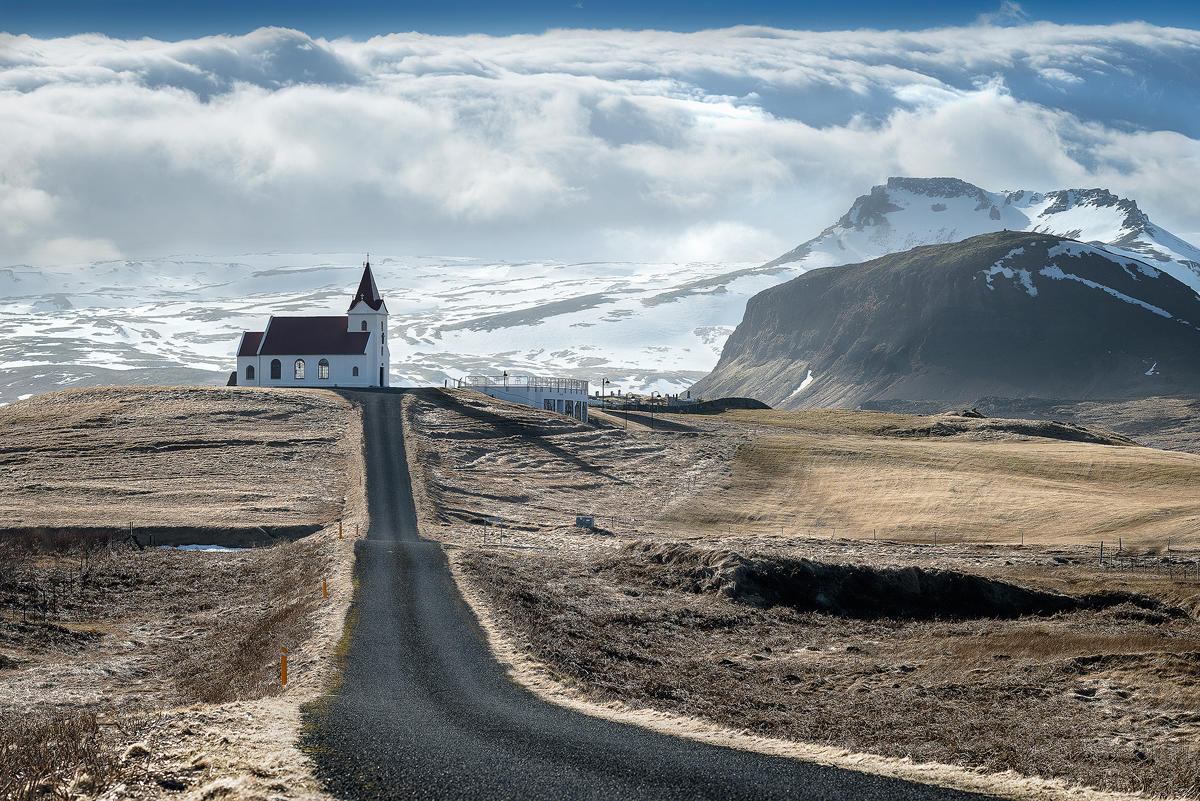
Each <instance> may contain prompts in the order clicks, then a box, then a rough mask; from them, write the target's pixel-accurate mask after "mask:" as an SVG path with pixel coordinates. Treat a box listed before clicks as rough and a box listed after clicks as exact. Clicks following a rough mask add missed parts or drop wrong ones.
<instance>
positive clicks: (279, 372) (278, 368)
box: [271, 359, 283, 381]
mask: <svg viewBox="0 0 1200 801" xmlns="http://www.w3.org/2000/svg"><path fill="white" fill-rule="evenodd" d="M271 378H274V379H275V380H276V381H278V380H279V379H281V378H283V365H282V364H281V363H280V362H279V359H271Z"/></svg>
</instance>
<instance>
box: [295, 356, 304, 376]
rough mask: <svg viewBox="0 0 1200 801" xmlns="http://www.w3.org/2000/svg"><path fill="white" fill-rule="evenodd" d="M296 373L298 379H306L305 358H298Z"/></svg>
mask: <svg viewBox="0 0 1200 801" xmlns="http://www.w3.org/2000/svg"><path fill="white" fill-rule="evenodd" d="M294 375H295V376H296V380H297V381H301V380H303V379H304V359H296V372H295V373H294Z"/></svg>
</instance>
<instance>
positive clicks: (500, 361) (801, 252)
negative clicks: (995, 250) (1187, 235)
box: [0, 178, 1200, 403]
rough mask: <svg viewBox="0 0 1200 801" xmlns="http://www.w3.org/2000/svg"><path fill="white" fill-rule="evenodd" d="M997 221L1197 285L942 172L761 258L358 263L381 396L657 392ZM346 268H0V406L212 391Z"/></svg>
mask: <svg viewBox="0 0 1200 801" xmlns="http://www.w3.org/2000/svg"><path fill="white" fill-rule="evenodd" d="M1003 229H1009V230H1029V231H1045V232H1047V233H1053V234H1057V235H1059V236H1065V237H1068V238H1071V239H1076V240H1079V241H1080V242H1081V243H1089V244H1080V245H1079V246H1078V248H1080V249H1089V248H1100V249H1102V250H1104V251H1106V252H1108V253H1113V254H1116V255H1119V256H1125V257H1128V258H1130V259H1139V260H1141V261H1144V262H1146V263H1148V264H1150V265H1153V268H1154V269H1150V268H1147V267H1145V266H1144V265H1143V264H1141V263H1139V262H1136V261H1130V262H1129V263H1128V266H1127V268H1126V269H1127V271H1130V270H1138V271H1141V272H1142V273H1144V274H1146V275H1147V276H1150V274H1151V273H1153V274H1154V275H1158V274H1159V273H1158V272H1157V271H1158V270H1161V271H1162V272H1163V273H1165V274H1167V275H1170V276H1172V277H1173V278H1175V279H1177V280H1179V281H1182V282H1183V283H1185V284H1187V285H1188V286H1190V287H1191V288H1192V289H1193V290H1198V291H1200V249H1197V248H1196V247H1194V246H1192V245H1191V244H1189V243H1187V242H1185V241H1183V240H1182V239H1179V238H1178V237H1176V236H1174V235H1172V234H1170V233H1169V232H1167V231H1164V230H1162V229H1161V228H1159V227H1157V226H1155V225H1154V224H1153V223H1152V222H1151V221H1150V220H1149V218H1148V217H1147V216H1146V215H1145V214H1143V213H1142V212H1141V210H1140V209H1138V207H1137V205H1136V204H1135V203H1134V202H1133V201H1131V200H1126V199H1122V198H1118V197H1116V196H1115V195H1112V194H1111V193H1109V192H1107V191H1105V190H1100V189H1088V190H1063V191H1056V192H1047V193H1041V192H1028V191H1017V192H988V191H985V190H983V189H980V188H979V187H976V186H974V185H972V184H968V183H966V182H964V181H960V180H958V179H953V178H891V179H888V182H887V184H886V185H883V186H876V187H874V188H873V189H872V190H871V192H870V193H869V194H867V195H863V196H861V197H859V198H858V199H857V200H855V201H854V203H853V205H852V206H851V208H850V210H849V211H848V212H847V213H846V214H845V215H844V216H843V217H842V218H841V219H840V220H838V221H837V222H836V223H835V224H834V225H832V226H830V227H829V228H827V229H825V230H824V231H823V232H822V233H821V234H820V235H819V236H817V237H815V238H814V239H811V240H809V241H808V242H805V243H804V244H802V245H800V246H798V247H797V248H795V249H794V250H792V251H790V252H789V253H787V254H784V255H783V256H781V257H780V258H778V259H776V260H774V261H772V262H769V263H767V264H765V265H761V266H760V265H756V264H750V263H746V264H720V263H686V264H679V263H665V264H644V263H635V262H576V263H566V262H558V261H528V262H496V261H486V260H481V259H470V258H454V257H431V256H424V255H401V254H390V255H389V256H388V257H386V258H382V259H378V260H376V261H375V262H374V264H375V266H376V276H377V280H378V282H379V286H380V290H381V291H382V292H383V294H384V297H385V299H386V300H387V304H388V309H389V310H390V311H391V321H390V322H391V334H392V342H391V344H392V382H393V383H394V384H396V385H422V384H441V383H442V382H443V381H448V380H452V379H455V378H458V377H461V376H463V375H467V374H472V373H499V372H501V371H502V370H507V371H509V372H510V373H517V374H520V373H532V374H549V375H562V376H570V377H576V378H584V379H588V380H590V381H593V382H598V381H599V380H600V379H601V378H607V379H609V380H610V381H611V382H612V388H613V389H614V390H615V389H621V390H624V391H642V392H647V391H657V392H662V393H670V392H682V391H684V390H686V389H687V388H688V387H690V386H691V385H692V383H694V382H695V381H696V380H698V379H699V378H701V377H702V376H703V375H705V374H706V373H707V372H708V371H709V370H711V369H712V368H713V367H714V366H715V365H716V362H717V359H718V357H719V356H720V353H721V349H722V347H723V345H724V343H725V340H726V338H728V336H729V334H730V333H731V332H732V331H733V329H734V327H735V326H737V324H738V323H739V322H741V319H742V313H743V311H744V309H745V306H746V301H747V300H748V299H749V298H750V297H752V296H753V295H755V294H756V293H758V292H760V291H761V290H763V289H766V288H768V287H771V286H774V285H776V284H779V283H782V282H784V281H786V280H788V279H790V278H794V277H796V276H797V275H800V274H801V273H804V272H807V271H808V270H811V269H815V268H818V267H831V266H837V265H842V264H852V263H855V262H860V261H866V260H869V259H873V258H878V257H880V256H884V255H886V254H888V253H892V252H896V251H902V250H908V249H911V248H913V247H917V246H920V245H929V244H939V243H945V242H956V241H960V240H962V239H966V238H968V237H971V236H975V235H978V234H982V233H987V232H991V231H999V230H1003ZM1074 247H1075V246H1072V248H1074ZM1080 252H1082V250H1081V251H1080ZM1010 255H1012V254H1010ZM1063 255H1070V254H1068V253H1066V252H1064V254H1063ZM361 262H362V255H361V254H357V253H321V254H287V253H260V254H251V255H240V256H236V257H234V258H217V257H210V256H189V257H172V258H162V259H148V260H143V261H128V260H127V261H109V262H97V263H93V264H82V265H72V266H67V267H56V268H46V269H42V268H34V267H29V266H12V267H7V268H0V312H2V313H0V403H2V402H11V401H13V400H16V399H17V398H18V397H20V396H22V395H29V394H31V393H36V392H46V391H51V390H54V389H62V388H65V387H70V386H80V385H94V384H125V383H128V384H168V383H179V384H196V383H210V384H211V383H224V381H225V380H226V378H227V376H228V375H229V372H230V371H231V370H232V369H233V367H234V358H233V351H234V348H235V347H236V345H237V341H238V336H239V335H240V334H241V332H242V331H243V330H262V327H263V326H264V325H265V324H266V321H267V317H268V316H269V315H270V314H342V313H344V312H345V309H346V304H347V302H348V301H349V298H350V296H351V294H352V292H353V288H354V286H355V285H356V282H357V281H358V277H359V274H360V273H359V271H360V269H361V266H360V265H361ZM1002 262H1003V260H1001V262H997V263H996V264H995V265H993V267H992V268H991V269H990V270H988V271H987V273H986V275H985V278H986V280H987V282H988V285H989V286H991V283H992V280H993V279H994V277H995V276H997V275H1002V276H1004V277H1006V278H1009V279H1014V278H1015V279H1017V280H1019V281H1020V282H1021V285H1022V286H1023V288H1024V289H1025V290H1026V291H1027V292H1028V293H1029V294H1030V295H1034V296H1035V295H1036V294H1037V288H1036V285H1035V283H1034V278H1033V276H1032V275H1030V274H1029V273H1028V272H1022V274H1020V275H1018V274H1017V272H1014V271H1013V270H1012V269H1010V268H1007V267H1006V266H1005V265H1004V264H1003V263H1002ZM1147 270H1149V272H1147ZM1042 275H1044V276H1045V277H1047V278H1058V279H1060V280H1061V279H1070V278H1074V277H1073V276H1071V275H1069V274H1068V272H1067V271H1063V274H1062V275H1061V276H1060V275H1051V274H1050V273H1046V272H1045V271H1043V272H1042ZM1076 280H1077V279H1076ZM1131 302H1132V301H1131ZM803 389H804V387H801V388H798V389H797V392H801V391H803Z"/></svg>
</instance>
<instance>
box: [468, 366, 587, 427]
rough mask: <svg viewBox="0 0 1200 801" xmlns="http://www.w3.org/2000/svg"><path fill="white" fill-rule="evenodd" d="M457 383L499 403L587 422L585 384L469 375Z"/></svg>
mask: <svg viewBox="0 0 1200 801" xmlns="http://www.w3.org/2000/svg"><path fill="white" fill-rule="evenodd" d="M456 384H457V386H459V387H460V388H462V389H474V390H476V391H478V392H482V393H483V394H485V395H490V396H491V397H493V398H498V399H500V400H506V401H511V402H513V403H520V404H521V405H523V406H533V407H534V408H536V409H545V410H546V411H548V412H558V413H559V414H565V415H569V416H571V417H574V418H575V419H576V420H582V421H584V422H586V421H587V419H588V397H587V395H588V382H586V381H580V380H578V379H575V378H539V377H537V376H524V375H507V374H505V375H499V376H496V375H469V376H467V377H466V378H460V379H458V381H457V382H456Z"/></svg>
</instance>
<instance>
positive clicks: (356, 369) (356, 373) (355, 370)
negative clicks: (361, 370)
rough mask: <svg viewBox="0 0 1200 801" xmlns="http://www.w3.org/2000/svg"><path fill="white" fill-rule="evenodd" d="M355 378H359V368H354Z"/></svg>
mask: <svg viewBox="0 0 1200 801" xmlns="http://www.w3.org/2000/svg"><path fill="white" fill-rule="evenodd" d="M354 377H355V378H358V368H357V367H355V368H354Z"/></svg>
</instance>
